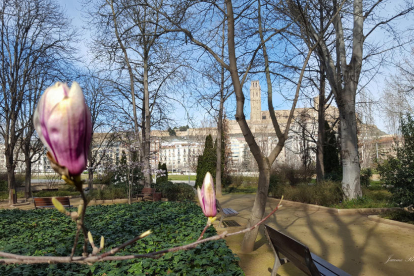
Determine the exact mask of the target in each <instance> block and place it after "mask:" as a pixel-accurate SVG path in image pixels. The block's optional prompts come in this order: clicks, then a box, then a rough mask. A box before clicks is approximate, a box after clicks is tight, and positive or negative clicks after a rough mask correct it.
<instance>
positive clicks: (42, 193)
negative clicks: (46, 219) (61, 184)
mask: <svg viewBox="0 0 414 276" xmlns="http://www.w3.org/2000/svg"><path fill="white" fill-rule="evenodd" d="M33 196H34V197H54V196H80V193H79V192H78V191H69V190H59V191H40V192H37V193H33Z"/></svg>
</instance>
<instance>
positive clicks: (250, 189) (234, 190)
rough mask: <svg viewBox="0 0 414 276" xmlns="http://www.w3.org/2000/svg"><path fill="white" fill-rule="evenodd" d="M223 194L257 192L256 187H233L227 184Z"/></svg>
mask: <svg viewBox="0 0 414 276" xmlns="http://www.w3.org/2000/svg"><path fill="white" fill-rule="evenodd" d="M223 192H224V193H223V194H255V193H256V192H257V187H234V186H229V187H227V188H224V190H223Z"/></svg>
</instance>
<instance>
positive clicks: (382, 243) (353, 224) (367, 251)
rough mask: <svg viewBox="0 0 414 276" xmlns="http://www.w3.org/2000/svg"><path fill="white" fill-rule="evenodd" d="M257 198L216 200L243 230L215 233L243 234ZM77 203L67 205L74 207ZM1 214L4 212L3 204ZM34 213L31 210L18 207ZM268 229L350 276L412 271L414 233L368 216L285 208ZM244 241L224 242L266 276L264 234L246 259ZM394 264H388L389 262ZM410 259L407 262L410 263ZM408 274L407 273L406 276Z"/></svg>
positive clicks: (272, 203)
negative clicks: (231, 212) (230, 210)
mask: <svg viewBox="0 0 414 276" xmlns="http://www.w3.org/2000/svg"><path fill="white" fill-rule="evenodd" d="M254 197H255V195H251V194H248V195H244V194H230V195H225V196H223V197H221V198H219V200H220V203H221V205H222V206H223V208H226V207H229V208H233V209H235V210H236V211H238V212H239V213H240V214H239V215H238V216H237V217H230V218H227V220H235V221H237V222H238V223H239V224H240V225H241V227H229V228H219V227H218V220H217V221H216V222H215V223H214V226H215V227H216V229H217V230H218V232H222V231H224V230H227V231H229V232H233V231H238V230H241V229H244V227H245V226H246V224H247V221H248V219H249V216H250V211H251V208H252V206H253V202H254ZM79 203H80V198H74V199H71V204H73V205H74V206H77V205H78V204H79ZM277 203H278V200H277V199H273V198H269V199H268V202H267V208H266V213H269V212H270V211H271V210H273V209H274V208H275V207H276V206H277ZM0 208H7V204H6V202H2V204H0ZM18 208H19V209H32V208H33V204H30V205H26V206H21V207H18ZM266 223H267V224H269V225H271V226H273V227H275V228H276V229H278V230H280V231H282V232H283V233H285V234H287V235H289V236H291V237H293V238H295V239H297V240H298V241H301V242H302V243H304V244H306V245H307V246H308V247H309V248H310V250H311V252H313V253H315V254H317V255H319V256H320V257H322V258H324V259H326V260H327V261H329V262H331V263H332V264H334V265H336V266H338V267H340V268H341V269H343V270H345V271H346V272H348V273H350V274H351V275H367V276H371V275H375V276H377V275H387V276H389V275H393V276H394V275H413V274H412V271H414V231H413V230H411V229H407V228H401V227H398V226H394V225H388V224H383V223H380V222H376V221H372V220H369V219H368V217H367V216H366V215H361V214H355V215H342V216H339V215H336V214H330V213H327V212H325V211H322V210H305V209H303V208H302V207H298V206H293V205H292V206H289V203H288V202H285V203H284V204H283V206H282V207H281V209H280V210H279V211H277V212H276V213H275V214H274V215H273V216H271V217H270V218H269V219H268V220H267V222H266ZM242 239H243V235H238V236H232V237H229V238H227V239H226V241H227V244H228V246H229V247H230V248H231V249H232V250H233V252H234V253H236V254H237V255H238V256H239V257H240V259H241V261H240V266H241V267H242V269H243V270H244V272H245V273H246V275H247V276H257V275H259V276H265V275H270V272H269V271H270V270H269V269H270V268H271V267H273V263H274V255H273V252H272V250H271V249H270V247H269V245H268V243H267V240H266V238H265V237H264V234H263V229H260V231H259V235H258V237H257V240H256V246H255V251H253V252H252V253H250V254H243V253H241V252H240V244H241V241H242ZM389 258H392V259H393V260H392V261H388V262H387V260H388V259H389ZM410 258H411V259H410ZM410 271H411V272H410ZM278 274H279V275H282V276H284V275H303V273H302V272H301V271H299V270H298V269H297V268H296V267H295V266H294V265H292V264H286V265H283V266H282V267H281V268H280V269H279V271H278Z"/></svg>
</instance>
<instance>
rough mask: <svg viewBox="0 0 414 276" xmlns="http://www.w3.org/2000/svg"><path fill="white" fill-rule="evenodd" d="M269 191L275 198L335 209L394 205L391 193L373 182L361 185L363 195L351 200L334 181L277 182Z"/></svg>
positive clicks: (389, 206) (388, 206)
mask: <svg viewBox="0 0 414 276" xmlns="http://www.w3.org/2000/svg"><path fill="white" fill-rule="evenodd" d="M376 182H378V181H376ZM269 192H270V193H271V194H272V196H273V197H276V198H280V197H281V196H282V195H283V196H284V198H285V199H287V200H292V201H297V202H302V203H308V204H315V205H321V206H325V207H331V208H337V209H354V208H391V207H395V205H394V204H393V203H392V194H391V193H390V192H389V191H387V190H385V189H384V188H383V187H382V186H381V183H373V185H372V184H371V185H370V187H369V188H366V187H362V194H363V196H362V197H360V198H357V199H352V200H343V194H342V190H341V184H340V183H339V182H334V181H325V182H323V183H321V184H315V185H308V184H300V185H297V186H291V185H288V184H280V183H277V184H276V185H273V186H271V187H270V188H269Z"/></svg>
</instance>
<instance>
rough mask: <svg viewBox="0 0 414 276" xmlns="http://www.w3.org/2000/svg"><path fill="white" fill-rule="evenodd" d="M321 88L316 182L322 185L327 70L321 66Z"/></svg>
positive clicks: (323, 175)
mask: <svg viewBox="0 0 414 276" xmlns="http://www.w3.org/2000/svg"><path fill="white" fill-rule="evenodd" d="M320 68H321V71H320V78H321V79H320V87H319V102H318V142H317V143H316V181H317V183H321V181H323V179H324V178H325V166H324V164H323V162H324V161H323V143H324V141H325V70H324V69H323V65H322V64H321V66H320Z"/></svg>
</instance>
